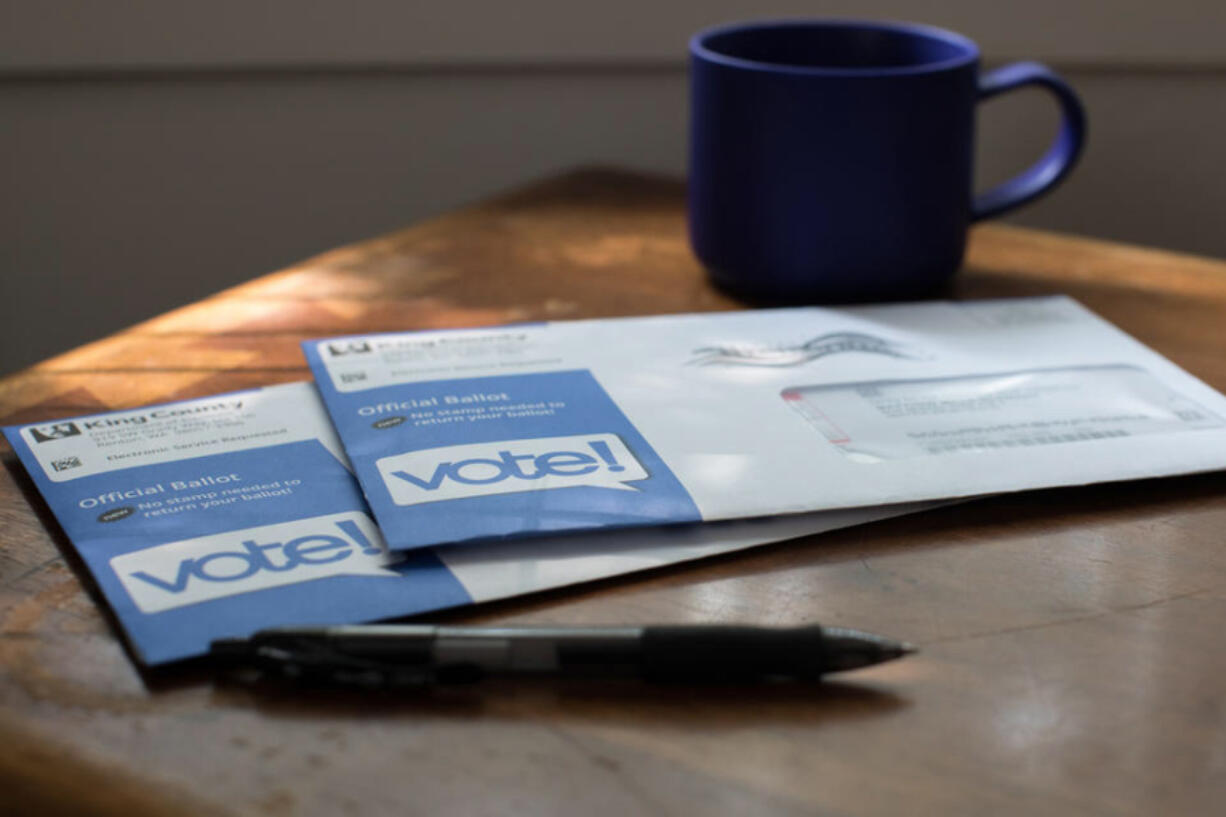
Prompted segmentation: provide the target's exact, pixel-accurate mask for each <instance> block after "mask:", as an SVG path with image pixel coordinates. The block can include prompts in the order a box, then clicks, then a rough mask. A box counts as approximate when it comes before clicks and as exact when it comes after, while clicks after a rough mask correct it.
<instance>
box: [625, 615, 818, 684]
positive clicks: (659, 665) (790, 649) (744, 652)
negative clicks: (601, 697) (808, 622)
mask: <svg viewBox="0 0 1226 817" xmlns="http://www.w3.org/2000/svg"><path fill="white" fill-rule="evenodd" d="M640 650H641V652H640V656H641V658H640V661H641V664H640V666H641V672H642V676H643V679H644V680H647V681H663V682H669V681H684V682H695V681H700V682H711V683H736V682H742V681H746V682H747V681H756V680H761V679H763V678H771V677H784V678H794V679H816V678H819V677H820V676H821V675H822V673H823V672H824V671H825V668H826V666H825V665H826V662H825V652H826V650H825V639H824V637H823V633H822V628H821V627H818V626H810V627H796V628H791V629H768V628H763V627H737V626H729V627H720V626H716V627H647V628H645V629H644V630H643V635H642V640H641V647H640Z"/></svg>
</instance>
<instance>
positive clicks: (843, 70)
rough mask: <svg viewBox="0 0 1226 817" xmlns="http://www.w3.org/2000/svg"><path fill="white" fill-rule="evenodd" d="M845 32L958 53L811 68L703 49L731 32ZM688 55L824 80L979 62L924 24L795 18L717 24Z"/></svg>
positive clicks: (967, 47) (975, 49)
mask: <svg viewBox="0 0 1226 817" xmlns="http://www.w3.org/2000/svg"><path fill="white" fill-rule="evenodd" d="M781 28H791V29H848V30H858V31H889V32H891V33H894V34H903V35H906V36H908V37H916V38H922V39H926V40H936V41H938V42H941V43H944V44H945V45H949V46H952V47H954V48H956V49H958V50H959V51H960V52H961V53H960V54H958V55H957V56H954V57H950V58H949V59H945V60H938V61H935V62H924V63H918V64H916V65H894V66H870V67H862V68H861V67H855V68H850V67H845V66H814V65H796V64H792V63H787V62H770V61H767V60H751V59H745V58H744V57H732V56H729V55H727V54H721V53H720V52H718V51H715V50H712V49H711V48H709V47H708V46H707V42H708V41H709V40H710V39H711V38H712V37H716V36H718V35H721V34H729V33H732V32H750V31H762V30H765V29H781ZM690 54H691V55H693V56H694V57H698V58H701V59H702V60H704V61H706V62H712V63H717V64H720V65H725V66H728V67H730V68H742V69H749V70H754V71H764V72H769V73H776V74H778V73H787V74H798V75H804V76H827V77H880V76H907V75H915V74H930V73H937V72H940V71H948V70H951V69H954V68H960V67H963V66H965V65H969V64H972V63H975V62H977V61H978V60H979V46H978V45H976V44H975V41H974V40H972V39H970V38H969V37H966V36H964V35H962V34H959V33H957V32H956V31H950V30H949V29H945V28H939V27H937V26H930V25H926V24H924V23H909V22H901V21H883V20H857V19H842V18H797V19H777V20H740V21H736V22H731V23H721V24H719V25H715V26H710V27H708V28H704V29H701V30H699V31H697V32H695V33H694V35H693V36H692V37H691V38H690Z"/></svg>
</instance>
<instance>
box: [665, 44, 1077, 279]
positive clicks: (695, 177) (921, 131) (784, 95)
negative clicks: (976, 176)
mask: <svg viewBox="0 0 1226 817" xmlns="http://www.w3.org/2000/svg"><path fill="white" fill-rule="evenodd" d="M1023 86H1038V87H1041V88H1045V89H1047V90H1048V91H1051V92H1052V94H1053V95H1054V96H1055V98H1056V101H1057V102H1058V103H1059V105H1060V109H1061V113H1062V115H1063V123H1062V125H1061V128H1060V133H1059V136H1058V137H1057V138H1056V141H1055V143H1054V144H1052V146H1051V147H1050V148H1049V149H1048V151H1047V153H1046V154H1045V155H1044V156H1043V157H1042V158H1040V159H1039V161H1038V162H1037V163H1036V164H1035V165H1034V166H1033V167H1031V168H1030V169H1028V170H1026V171H1025V172H1023V173H1022V174H1021V175H1020V176H1017V177H1015V178H1013V179H1011V180H1010V181H1007V182H1005V183H1004V184H1002V185H1001V186H999V187H996V188H994V189H991V190H988V191H986V192H984V193H981V194H979V195H974V194H973V193H972V191H971V184H972V162H973V156H974V134H975V105H976V103H977V102H979V101H981V100H984V99H987V98H989V97H992V96H995V95H996V94H999V93H1003V92H1005V91H1010V90H1013V89H1015V88H1021V87H1023ZM690 93H691V110H690V173H689V215H690V243H691V245H692V246H693V248H694V252H695V253H696V254H697V256H698V258H699V259H700V260H701V261H702V262H703V264H704V265H705V266H706V267H707V269H708V271H709V272H710V274H711V277H712V279H713V280H714V281H715V283H716V284H717V285H719V286H721V287H722V288H724V289H726V290H728V291H730V292H732V293H734V294H737V295H740V296H743V297H747V298H749V299H751V300H757V301H766V302H808V303H821V302H824V303H831V302H845V301H866V300H896V299H901V298H915V297H922V296H924V295H928V294H931V293H933V292H935V291H937V290H939V289H940V288H941V286H942V285H943V284H945V283H946V282H947V281H948V279H949V277H950V276H951V275H952V274H953V273H954V272H955V271H956V270H957V268H958V266H959V264H960V263H961V261H962V254H963V250H964V248H965V245H966V231H967V227H968V225H970V224H971V223H972V222H974V221H978V220H979V219H983V218H989V217H991V216H995V215H999V214H1000V213H1003V212H1005V211H1007V210H1011V209H1013V208H1014V207H1017V206H1019V205H1021V204H1024V203H1026V202H1028V201H1030V200H1031V199H1034V198H1035V197H1036V196H1040V195H1042V194H1043V193H1045V192H1046V191H1048V190H1050V189H1051V188H1052V187H1053V186H1054V185H1055V184H1057V183H1058V182H1059V181H1060V180H1061V179H1063V178H1064V177H1065V176H1066V175H1067V174H1068V172H1069V171H1070V170H1071V169H1072V168H1073V165H1074V164H1075V163H1076V161H1077V157H1078V155H1079V154H1080V152H1081V147H1082V144H1083V142H1084V140H1085V129H1086V126H1085V114H1084V112H1083V110H1082V107H1081V103H1080V102H1079V101H1078V99H1077V95H1076V94H1075V93H1074V92H1073V90H1072V89H1071V88H1070V87H1069V86H1068V84H1067V83H1065V82H1064V80H1062V79H1061V78H1060V77H1058V76H1057V75H1056V74H1055V73H1053V72H1052V71H1051V70H1050V69H1048V68H1046V67H1045V66H1043V65H1039V64H1038V63H1033V62H1021V63H1014V64H1012V65H1007V66H1005V67H1003V68H999V69H997V70H995V71H992V72H990V73H987V74H984V75H982V76H981V75H980V73H979V49H978V48H977V47H976V45H975V43H973V42H971V41H970V40H968V39H967V38H965V37H963V36H961V35H959V34H955V33H953V32H950V31H943V30H941V29H936V28H931V27H928V26H920V25H911V24H903V23H875V22H852V21H785V22H759V23H739V24H733V25H726V26H719V27H716V28H711V29H707V30H705V31H701V32H699V33H698V34H696V35H695V36H694V38H693V39H692V40H691V41H690Z"/></svg>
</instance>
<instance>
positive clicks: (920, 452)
mask: <svg viewBox="0 0 1226 817" xmlns="http://www.w3.org/2000/svg"><path fill="white" fill-rule="evenodd" d="M782 397H783V399H784V401H786V402H787V403H788V405H790V406H792V408H794V409H795V410H796V411H797V412H799V413H800V415H801V416H802V417H804V418H805V419H806V420H808V421H809V423H810V424H811V425H812V426H813V427H814V428H816V429H817V430H818V431H819V432H821V434H822V435H823V436H824V437H825V438H826V439H827V440H828V441H829V442H830V443H831V445H833V446H835V447H836V448H838V449H839V450H840V451H842V452H843V453H844V454H845V455H846V456H847V457H848V459H850V460H852V461H855V462H863V463H873V462H881V461H885V460H899V459H907V458H911V457H920V456H932V455H943V454H950V453H958V452H983V451H996V450H1001V449H1022V448H1028V447H1033V446H1049V445H1073V444H1077V443H1079V442H1084V441H1087V440H1106V439H1111V438H1118V437H1132V436H1137V435H1141V434H1164V433H1170V432H1177V431H1191V430H1196V429H1205V428H1221V427H1222V425H1223V421H1222V419H1221V418H1220V417H1218V416H1216V415H1214V414H1212V413H1211V412H1209V411H1207V410H1206V409H1204V408H1203V407H1201V406H1200V405H1199V404H1197V403H1196V402H1194V401H1192V400H1190V399H1188V398H1187V397H1184V396H1183V395H1180V394H1178V393H1176V392H1175V391H1173V390H1171V389H1170V388H1169V387H1168V386H1166V385H1164V384H1162V383H1161V382H1159V381H1158V380H1157V379H1156V378H1155V377H1154V376H1153V375H1151V374H1150V373H1149V372H1147V371H1145V370H1144V369H1142V368H1140V367H1137V366H1127V365H1116V366H1078V367H1069V368H1060V369H1033V370H1027V371H1015V372H1002V373H997V374H984V375H970V376H963V377H945V378H931V379H923V380H879V381H872V382H864V383H840V384H834V385H820V386H794V387H790V388H787V389H784V390H783V392H782Z"/></svg>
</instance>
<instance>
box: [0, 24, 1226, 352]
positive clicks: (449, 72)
mask: <svg viewBox="0 0 1226 817" xmlns="http://www.w3.org/2000/svg"><path fill="white" fill-rule="evenodd" d="M800 15H810V16H813V15H826V16H851V15H854V16H860V17H878V18H894V19H913V20H923V21H927V22H931V23H934V24H939V25H944V26H947V27H950V28H954V29H957V30H960V31H962V32H963V33H966V34H968V35H969V36H971V37H973V38H975V39H976V40H978V41H979V43H980V45H981V47H982V49H983V52H984V55H985V58H986V60H987V62H988V63H989V64H995V63H1000V62H1004V61H1008V60H1011V59H1018V58H1038V59H1042V60H1044V61H1046V62H1049V63H1050V64H1052V65H1054V66H1056V67H1057V68H1058V69H1060V70H1061V71H1063V72H1064V73H1065V75H1066V76H1067V77H1068V78H1069V79H1070V80H1071V81H1072V82H1073V83H1074V85H1076V87H1077V88H1078V90H1079V91H1080V92H1081V94H1082V95H1083V97H1084V99H1085V102H1086V104H1087V107H1088V109H1089V114H1090V123H1091V141H1090V146H1089V149H1088V151H1087V153H1086V157H1085V159H1084V161H1083V164H1082V165H1081V167H1080V168H1079V169H1078V172H1077V173H1076V174H1074V176H1073V178H1072V179H1070V181H1069V182H1068V183H1067V184H1066V185H1065V186H1064V187H1062V188H1061V189H1060V190H1059V191H1057V192H1056V193H1055V194H1053V195H1052V196H1050V197H1049V198H1047V199H1044V200H1043V201H1041V202H1040V203H1038V204H1036V205H1033V206H1032V207H1031V208H1029V209H1027V210H1024V211H1022V212H1021V213H1020V214H1018V215H1017V216H1015V217H1014V218H1013V219H1011V220H1013V221H1016V222H1018V223H1022V224H1029V225H1034V226H1040V227H1044V228H1049V229H1055V230H1061V231H1065V232H1073V233H1082V234H1087V235H1094V236H1102V237H1106V238H1110V239H1115V240H1122V241H1129V242H1134V243H1142V244H1153V245H1159V246H1164V247H1168V248H1172V249H1178V250H1183V251H1188V252H1195V253H1202V254H1208V255H1216V256H1226V219H1224V218H1223V215H1224V214H1226V161H1224V160H1226V147H1223V145H1224V144H1226V45H1223V43H1226V4H1224V3H1221V2H1220V0H1167V2H1166V3H1163V4H1161V5H1159V4H1153V3H1150V2H1143V0H1116V2H1113V3H1102V2H1086V1H1085V0H1030V2H1027V3H992V2H983V0H979V2H976V0H950V1H949V2H936V0H914V1H913V2H902V1H901V0H863V2H859V3H856V4H850V3H827V2H813V1H811V2H795V1H793V2H760V3H751V2H746V0H711V1H710V2H697V0H687V1H686V2H675V3H668V4H660V3H650V2H647V0H621V2H619V3H617V4H607V3H602V4H592V3H581V2H562V1H561V0H521V2H518V3H495V2H487V3H478V2H471V1H470V0H452V2H450V3H448V4H447V5H445V6H444V5H442V4H416V3H404V2H392V1H391V0H369V1H368V2H349V3H341V2H323V1H322V0H315V1H314V2H311V0H299V1H298V2H290V1H289V0H265V1H264V2H257V1H256V0H248V1H247V2H237V1H236V0H219V1H218V2H212V3H203V2H202V3H191V4H188V3H182V2H168V0H127V1H126V2H125V0H111V1H110V2H107V3H98V2H91V0H43V2H39V3H33V2H30V3H18V2H9V0H3V2H2V3H0V156H3V157H4V172H3V179H2V181H3V187H2V189H3V192H2V193H0V253H2V255H0V264H2V266H0V290H2V291H0V295H2V298H0V303H2V304H3V310H4V311H3V320H2V321H0V372H8V371H12V370H15V369H17V368H20V367H22V366H24V365H28V364H30V363H33V362H36V361H37V360H40V359H42V358H45V357H47V356H49V355H51V354H54V353H57V352H60V351H63V350H66V349H68V348H71V347H72V346H75V345H78V344H80V343H84V342H87V341H89V340H92V339H95V338H97V337H100V336H102V335H105V334H107V333H109V332H112V331H114V330H116V329H119V328H121V327H123V326H126V325H129V324H131V323H133V322H136V321H139V320H141V319H144V318H146V317H149V316H152V315H155V314H157V313H159V312H163V311H165V310H167V309H170V308H172V307H174V306H177V305H180V304H182V303H185V302H188V301H190V300H194V299H196V298H199V297H202V296H204V295H207V294H209V293H211V292H215V291H217V290H218V289H221V288H223V287H225V286H229V285H231V284H233V283H237V282H239V281H243V280H246V279H248V278H251V277H254V276H256V275H259V274H261V273H264V272H267V271H270V270H273V269H276V268H278V267H281V266H284V265H286V264H289V263H291V262H293V261H296V260H299V259H301V258H303V257H305V256H308V255H310V254H312V253H315V252H317V251H321V250H324V249H327V248H328V247H331V246H334V245H336V244H339V243H343V242H348V241H354V240H358V239H361V238H364V237H367V236H370V235H373V234H376V233H379V232H384V231H387V230H391V229H394V228H396V227H399V226H402V225H404V224H407V223H410V222H412V221H415V220H418V219H421V218H423V217H426V216H429V215H431V214H434V213H438V212H440V211H444V210H447V209H449V208H452V207H455V206H457V205H459V204H462V203H464V202H467V201H471V200H473V199H476V198H479V197H482V196H485V195H487V194H489V193H491V192H494V191H497V190H499V189H502V188H505V187H508V186H511V185H514V184H517V183H520V182H523V181H526V180H528V179H531V178H533V177H536V176H539V175H542V174H546V173H549V172H552V171H556V170H559V169H563V168H566V167H569V166H573V165H576V164H581V163H590V162H599V163H604V164H619V165H625V166H628V167H633V168H641V169H645V170H653V171H662V172H668V173H674V174H681V173H683V172H684V167H685V122H686V97H685V92H686V85H685V64H684V52H685V41H686V38H687V36H688V34H689V33H690V32H692V31H693V30H694V29H696V28H699V27H702V26H704V25H708V24H711V23H716V22H722V21H726V20H731V19H739V18H747V17H772V16H800ZM1055 124H1056V119H1055V113H1054V110H1053V106H1052V105H1051V104H1050V103H1049V102H1048V101H1047V100H1046V99H1045V98H1044V97H1043V96H1042V95H1041V94H1039V93H1037V92H1023V93H1019V94H1015V95H1012V96H1010V97H1008V98H1005V99H1001V100H993V101H992V102H991V103H989V104H988V105H987V106H985V107H984V108H983V109H981V115H980V140H979V141H980V148H979V176H980V178H981V182H982V184H987V183H990V182H992V181H998V180H1000V179H1003V178H1005V177H1006V176H1008V175H1010V174H1011V173H1012V172H1015V171H1016V170H1018V169H1020V168H1021V167H1022V166H1024V165H1025V164H1028V163H1029V162H1030V161H1032V160H1033V158H1035V157H1036V156H1037V155H1038V153H1039V152H1040V150H1041V149H1042V148H1043V147H1044V146H1045V145H1046V143H1047V141H1048V140H1049V139H1050V138H1051V135H1052V133H1053V132H1054V129H1055Z"/></svg>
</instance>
